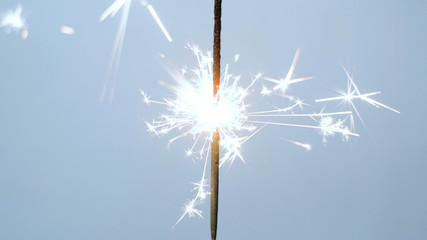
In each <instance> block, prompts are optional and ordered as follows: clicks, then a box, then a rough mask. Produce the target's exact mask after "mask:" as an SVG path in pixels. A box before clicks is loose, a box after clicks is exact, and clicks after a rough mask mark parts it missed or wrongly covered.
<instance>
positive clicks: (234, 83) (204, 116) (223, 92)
mask: <svg viewBox="0 0 427 240" xmlns="http://www.w3.org/2000/svg"><path fill="white" fill-rule="evenodd" d="M187 47H188V48H189V49H191V50H192V52H193V53H194V55H195V56H196V58H197V63H198V67H197V68H195V69H192V70H191V71H187V70H186V71H182V70H178V69H174V70H171V69H168V71H169V72H170V73H171V77H172V78H173V79H174V80H175V81H176V85H174V87H172V92H173V93H174V98H164V99H163V100H160V101H158V100H152V98H151V96H149V95H148V94H147V93H145V92H144V91H142V90H141V95H142V96H143V101H144V102H145V103H146V104H159V105H163V106H165V107H166V108H167V111H168V113H165V114H162V115H161V116H160V117H158V118H156V119H154V120H153V121H151V122H146V125H147V128H148V131H149V132H151V133H154V134H156V135H166V134H170V133H172V132H180V133H178V135H177V136H176V137H173V138H172V139H170V140H169V144H171V143H173V142H175V141H177V140H178V139H182V138H184V137H191V138H193V139H194V142H193V144H192V145H191V147H190V148H188V149H185V154H186V155H187V156H188V157H193V158H198V159H204V161H205V162H204V168H203V174H202V178H201V179H200V181H198V182H197V184H195V186H196V187H195V190H196V192H197V193H196V196H195V197H194V198H193V199H192V200H190V201H189V202H188V203H187V204H185V207H184V210H183V213H182V215H181V216H180V218H179V220H178V221H177V223H179V222H180V221H181V220H182V219H183V218H184V217H185V216H189V217H194V216H201V215H202V212H201V211H200V210H198V209H197V206H199V205H200V204H201V203H203V202H204V200H205V198H206V195H207V194H209V192H208V191H207V190H206V187H207V182H208V180H207V178H206V167H207V161H208V160H209V153H210V152H211V147H210V142H211V139H212V137H213V135H214V133H215V132H216V129H218V131H219V134H220V135H221V141H220V148H221V150H222V151H223V154H222V155H221V158H220V162H219V164H220V166H223V165H225V164H233V162H235V160H236V159H239V160H241V161H242V162H243V163H244V164H246V162H245V159H244V157H243V154H242V145H243V144H244V143H245V142H246V141H248V140H249V139H251V138H252V137H253V136H255V135H256V134H257V133H258V132H259V131H260V130H261V129H262V128H263V127H264V126H266V125H276V126H287V127H299V128H309V129H314V130H317V131H318V132H319V133H320V134H321V135H322V138H323V141H326V139H327V138H328V137H331V136H334V135H336V134H339V135H341V136H342V138H343V140H347V139H348V138H349V137H351V136H359V135H358V134H357V133H354V132H353V131H352V128H351V127H349V126H347V124H348V122H349V118H350V119H351V116H352V111H342V112H324V111H323V110H321V111H320V112H317V113H298V112H299V111H301V110H302V107H303V105H305V104H304V102H303V101H302V100H300V99H299V98H295V97H289V96H288V97H285V98H283V99H285V100H288V101H290V102H291V103H290V104H289V105H288V106H285V107H283V108H274V109H268V110H264V111H250V108H254V107H255V106H253V105H252V104H251V105H248V104H247V103H246V98H247V96H249V95H250V94H251V93H253V92H255V91H252V90H253V88H254V86H255V84H256V83H257V82H259V81H260V80H261V79H263V76H262V74H257V75H255V76H254V77H253V78H252V79H251V81H250V83H249V85H248V86H245V87H244V86H242V85H240V81H241V77H240V76H235V75H232V74H230V73H229V65H228V64H226V65H225V68H224V69H223V71H222V75H221V84H220V86H219V89H218V94H217V95H216V96H213V95H212V92H213V87H214V86H213V85H212V82H211V79H212V78H213V73H212V69H213V68H212V62H213V60H212V54H211V53H210V52H207V53H203V52H202V51H201V50H200V49H199V48H198V47H197V46H192V45H188V46H187ZM298 54H299V51H297V54H296V56H298ZM294 59H295V58H294ZM294 62H295V61H294ZM293 65H294V63H293ZM288 79H289V80H287V81H289V82H292V81H293V80H292V79H293V78H292V77H289V78H288ZM299 79H301V78H299ZM267 81H268V80H267ZM299 82H301V81H299ZM275 86H277V85H275ZM264 88H266V87H265V86H264ZM273 88H274V86H273ZM271 91H274V90H273V89H272V90H271ZM218 95H219V96H221V97H220V98H219V100H218V98H217V96H218ZM337 117H338V118H337ZM266 118H267V120H265V119H266ZM272 118H274V119H278V118H283V119H300V118H306V119H308V120H313V124H312V125H307V124H300V123H291V122H285V121H272V120H271V119H272ZM263 119H264V120H263ZM350 122H351V121H350ZM289 142H290V143H292V144H295V145H297V146H300V147H303V148H304V149H306V150H307V151H310V150H311V145H308V144H303V143H300V142H298V141H289ZM177 223H176V224H177ZM176 224H175V225H176ZM175 225H174V226H175Z"/></svg>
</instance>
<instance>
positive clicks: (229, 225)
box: [0, 0, 427, 240]
mask: <svg viewBox="0 0 427 240" xmlns="http://www.w3.org/2000/svg"><path fill="white" fill-rule="evenodd" d="M111 2H112V0H94V1H82V0H75V1H48V0H40V1H33V0H31V1H30V0H21V1H15V0H2V1H1V2H0V11H1V12H3V11H4V10H7V9H11V8H15V6H16V5H17V4H18V3H22V5H23V8H24V13H25V14H26V15H27V21H28V24H29V37H28V39H27V40H22V39H21V38H20V36H19V35H18V34H13V33H11V34H9V35H7V34H5V33H4V32H3V29H0V114H1V115H0V239H5V240H9V239H11V240H12V239H29V240H30V239H31V240H49V239H52V240H57V239H61V240H62V239H65V240H66V239H70V240H75V239H79V240H84V239H88V240H89V239H90V240H93V239H102V240H109V239H111V240H115V239H130V240H133V239H143V240H150V239H209V209H208V206H209V204H208V203H206V204H205V205H203V206H202V208H201V209H202V210H203V212H204V216H205V220H203V219H198V218H192V219H188V218H186V219H184V220H183V221H182V222H181V223H180V224H179V225H178V226H177V227H176V228H175V229H173V230H171V226H172V225H173V224H174V223H175V221H176V220H177V219H178V217H179V214H180V208H181V207H182V205H183V203H184V202H185V201H186V200H187V199H190V198H191V197H192V196H193V193H191V192H190V191H189V190H190V188H191V185H190V184H189V183H190V182H192V181H197V180H198V178H199V177H200V174H201V169H202V163H201V162H196V163H193V162H192V161H191V160H189V159H186V158H185V154H184V152H183V148H184V147H185V146H188V145H189V144H191V141H192V140H191V139H185V140H183V141H180V142H177V143H176V144H174V145H172V146H171V147H170V148H169V149H168V148H167V141H168V139H169V137H168V136H166V137H163V138H157V137H154V136H152V135H150V134H149V133H147V132H146V127H145V124H144V121H143V120H144V119H146V120H150V119H152V118H153V117H155V116H157V115H158V114H159V113H161V111H163V109H162V108H159V107H155V106H152V107H147V106H146V105H144V104H143V103H142V100H141V97H140V95H139V90H138V89H139V88H142V89H144V90H146V91H147V92H149V93H151V94H152V95H155V96H166V95H168V94H169V95H170V93H168V91H167V89H166V88H164V87H163V86H161V85H159V84H158V82H159V81H165V82H171V79H170V77H169V75H168V74H167V72H166V71H165V70H164V69H163V67H162V60H161V59H160V58H159V57H158V53H163V54H165V55H166V56H167V57H168V59H169V60H170V61H172V62H174V63H175V64H176V65H178V66H181V65H190V66H191V65H193V64H194V63H195V62H194V59H193V56H192V54H191V53H190V52H189V51H188V50H186V49H185V48H184V46H185V45H186V43H187V42H190V43H197V44H199V46H200V48H202V49H210V48H211V47H212V43H211V42H212V29H213V1H200V0H186V1H170V0H169V1H166V0H163V1H162V0H153V1H151V3H152V5H153V6H154V7H155V9H156V10H157V12H158V14H159V16H160V17H161V19H162V20H163V22H164V24H165V26H166V27H167V29H168V30H169V32H170V34H171V36H172V38H173V39H174V41H173V42H172V43H169V42H168V41H167V40H166V39H165V37H164V36H163V35H162V33H161V31H160V29H159V28H158V26H157V25H156V24H155V22H154V20H153V19H152V17H151V15H150V14H149V12H148V11H147V10H146V9H145V8H144V7H142V6H140V5H139V4H137V3H135V4H133V6H132V8H131V11H130V16H129V22H128V28H127V33H126V37H125V40H124V48H123V52H122V58H121V62H120V67H119V71H118V74H117V85H116V95H115V100H114V102H113V103H111V104H110V103H103V104H101V103H100V102H99V97H100V93H101V89H102V86H103V84H104V81H105V78H106V75H107V70H108V64H109V59H110V56H111V51H112V47H113V42H114V38H115V34H116V30H117V25H118V20H119V19H118V18H117V17H116V18H113V19H108V20H107V21H105V22H103V23H100V22H98V17H99V15H100V14H101V13H102V12H103V11H104V10H105V9H106V8H107V7H108V6H109V4H110V3H111ZM426 23H427V3H426V2H425V1H375V0H374V1H365V0H363V1H295V0H293V1H254V0H249V1H227V0H224V1H223V35H222V36H223V37H222V40H223V41H222V54H223V61H224V62H227V61H231V59H232V58H233V56H234V55H235V54H236V53H239V54H240V60H239V62H238V63H237V64H234V65H233V67H232V71H233V72H234V73H236V74H242V76H243V78H245V77H246V79H247V78H248V77H249V76H250V74H253V73H257V72H259V71H262V72H264V73H266V75H268V76H271V77H283V76H284V75H285V74H286V72H287V70H288V67H289V65H290V63H291V61H292V57H293V55H294V53H295V50H296V49H297V48H298V47H299V48H301V49H302V55H301V58H300V61H299V63H298V65H297V69H296V75H298V76H311V75H313V76H315V77H316V78H315V80H313V81H311V82H307V83H304V84H301V85H298V86H296V87H295V88H293V89H292V91H293V93H294V95H298V96H301V97H302V98H304V99H306V100H307V101H308V102H310V101H313V99H316V98H320V97H328V96H333V95H334V94H335V92H334V89H335V88H344V87H345V86H346V76H345V73H344V72H343V70H342V68H341V66H340V64H343V65H344V66H346V67H349V68H350V69H351V71H352V73H354V76H355V80H356V81H357V83H358V85H359V87H360V88H361V90H362V91H364V92H368V91H377V90H380V91H382V94H381V95H379V96H378V97H377V98H376V99H378V100H379V101H381V102H384V103H386V104H388V105H391V106H393V107H395V108H397V109H399V110H400V111H401V112H402V114H401V115H397V114H395V113H393V112H390V111H387V110H383V109H376V108H374V107H372V106H371V105H368V104H360V103H359V104H358V106H359V110H360V112H361V114H362V116H363V118H364V121H365V122H366V128H364V127H363V125H362V124H361V123H360V122H356V125H357V131H358V133H360V134H361V137H358V138H352V139H351V140H350V141H349V142H343V141H342V140H341V138H340V137H335V138H332V139H330V140H329V142H328V143H327V144H326V145H324V144H323V143H322V137H321V136H320V135H319V134H318V133H317V132H316V131H311V130H301V129H295V128H278V127H267V128H265V129H264V130H263V131H262V132H261V133H260V134H259V135H258V136H257V137H255V138H253V139H252V140H251V141H248V142H247V144H246V145H245V147H244V151H243V154H244V156H245V157H246V160H247V163H248V165H249V168H247V167H246V166H245V165H243V164H241V163H240V162H236V163H235V164H234V165H233V166H232V167H231V168H229V169H227V168H226V169H224V171H222V172H221V179H220V184H221V185H220V202H219V207H220V210H219V225H218V227H219V230H218V239H278V240H280V239H295V240H300V239H301V240H305V239H307V240H312V239H325V240H332V239H336V240H342V239H364V240H370V239H372V240H374V239H375V240H377V239H387V240H394V239H396V240H397V239H399V240H400V239H402V240H403V239H414V240H415V239H426V238H427V229H426V223H427V204H426V199H427V192H426V189H427V174H426V170H427V162H426V159H425V153H424V151H425V149H427V143H426V142H425V141H424V139H425V135H426V133H427V131H426V127H425V117H427V108H426V107H425V106H424V104H423V103H424V102H426V101H427V95H426V94H425V92H424V90H425V88H426V86H427V84H426V79H425V69H427V60H426V56H427V51H426V50H427V47H426V46H425V44H426V42H427V33H426V29H427V28H426V27H427V26H426ZM62 25H68V26H72V27H73V28H75V29H76V34H75V35H72V36H68V35H64V34H61V33H60V32H59V28H60V26H62ZM275 103H277V102H271V104H275ZM285 138H286V139H294V140H300V141H304V142H309V143H311V144H312V145H313V150H312V151H311V152H306V151H304V150H303V149H301V148H298V147H296V146H294V145H291V144H289V143H287V142H285V141H284V140H283V139H285Z"/></svg>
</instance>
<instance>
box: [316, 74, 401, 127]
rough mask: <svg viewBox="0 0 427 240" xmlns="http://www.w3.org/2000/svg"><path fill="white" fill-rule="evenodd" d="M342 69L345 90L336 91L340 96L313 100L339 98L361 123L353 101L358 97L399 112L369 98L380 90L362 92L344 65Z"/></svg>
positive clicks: (325, 100) (320, 100) (321, 100)
mask: <svg viewBox="0 0 427 240" xmlns="http://www.w3.org/2000/svg"><path fill="white" fill-rule="evenodd" d="M343 69H344V71H345V74H346V75H347V91H338V93H340V94H341V96H338V97H330V98H322V99H317V100H316V101H315V102H329V101H337V100H340V101H341V102H342V103H343V104H347V105H350V106H351V108H352V109H353V110H354V111H355V112H356V114H357V116H358V117H359V119H360V121H361V122H362V123H363V124H364V122H363V120H362V117H361V116H360V114H359V111H358V110H357V108H356V105H355V104H354V102H353V101H354V100H356V99H360V100H362V101H363V102H367V103H369V104H371V105H373V106H375V107H377V108H381V107H382V108H386V109H388V110H390V111H393V112H395V113H398V114H400V111H398V110H396V109H394V108H392V107H389V106H387V105H385V104H383V103H381V102H379V101H377V100H374V99H372V98H371V97H372V96H375V95H378V94H380V93H381V92H370V93H363V94H362V93H361V92H360V90H359V88H358V87H357V86H356V83H355V82H354V80H353V77H352V76H351V75H350V73H349V72H348V70H347V69H346V68H344V67H343Z"/></svg>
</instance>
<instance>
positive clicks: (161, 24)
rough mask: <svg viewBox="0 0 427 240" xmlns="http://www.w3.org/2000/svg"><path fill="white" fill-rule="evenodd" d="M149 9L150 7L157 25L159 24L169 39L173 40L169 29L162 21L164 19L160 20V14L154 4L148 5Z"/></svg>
mask: <svg viewBox="0 0 427 240" xmlns="http://www.w3.org/2000/svg"><path fill="white" fill-rule="evenodd" d="M147 9H148V11H150V13H151V15H152V16H153V18H154V20H156V22H157V25H159V27H160V29H161V30H162V32H163V34H164V35H165V37H166V38H167V39H168V41H169V42H172V38H171V36H170V35H169V33H168V31H167V30H166V28H165V26H164V25H163V23H162V20H160V18H159V16H158V15H157V13H156V10H154V8H153V6H151V5H150V4H149V5H147Z"/></svg>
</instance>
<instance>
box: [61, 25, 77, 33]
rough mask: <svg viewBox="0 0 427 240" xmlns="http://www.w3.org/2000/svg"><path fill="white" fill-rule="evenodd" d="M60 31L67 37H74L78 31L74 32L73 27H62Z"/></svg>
mask: <svg viewBox="0 0 427 240" xmlns="http://www.w3.org/2000/svg"><path fill="white" fill-rule="evenodd" d="M60 31H61V32H62V33H63V34H67V35H74V34H75V33H76V31H75V30H74V28H72V27H68V26H62V27H61V28H60Z"/></svg>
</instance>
